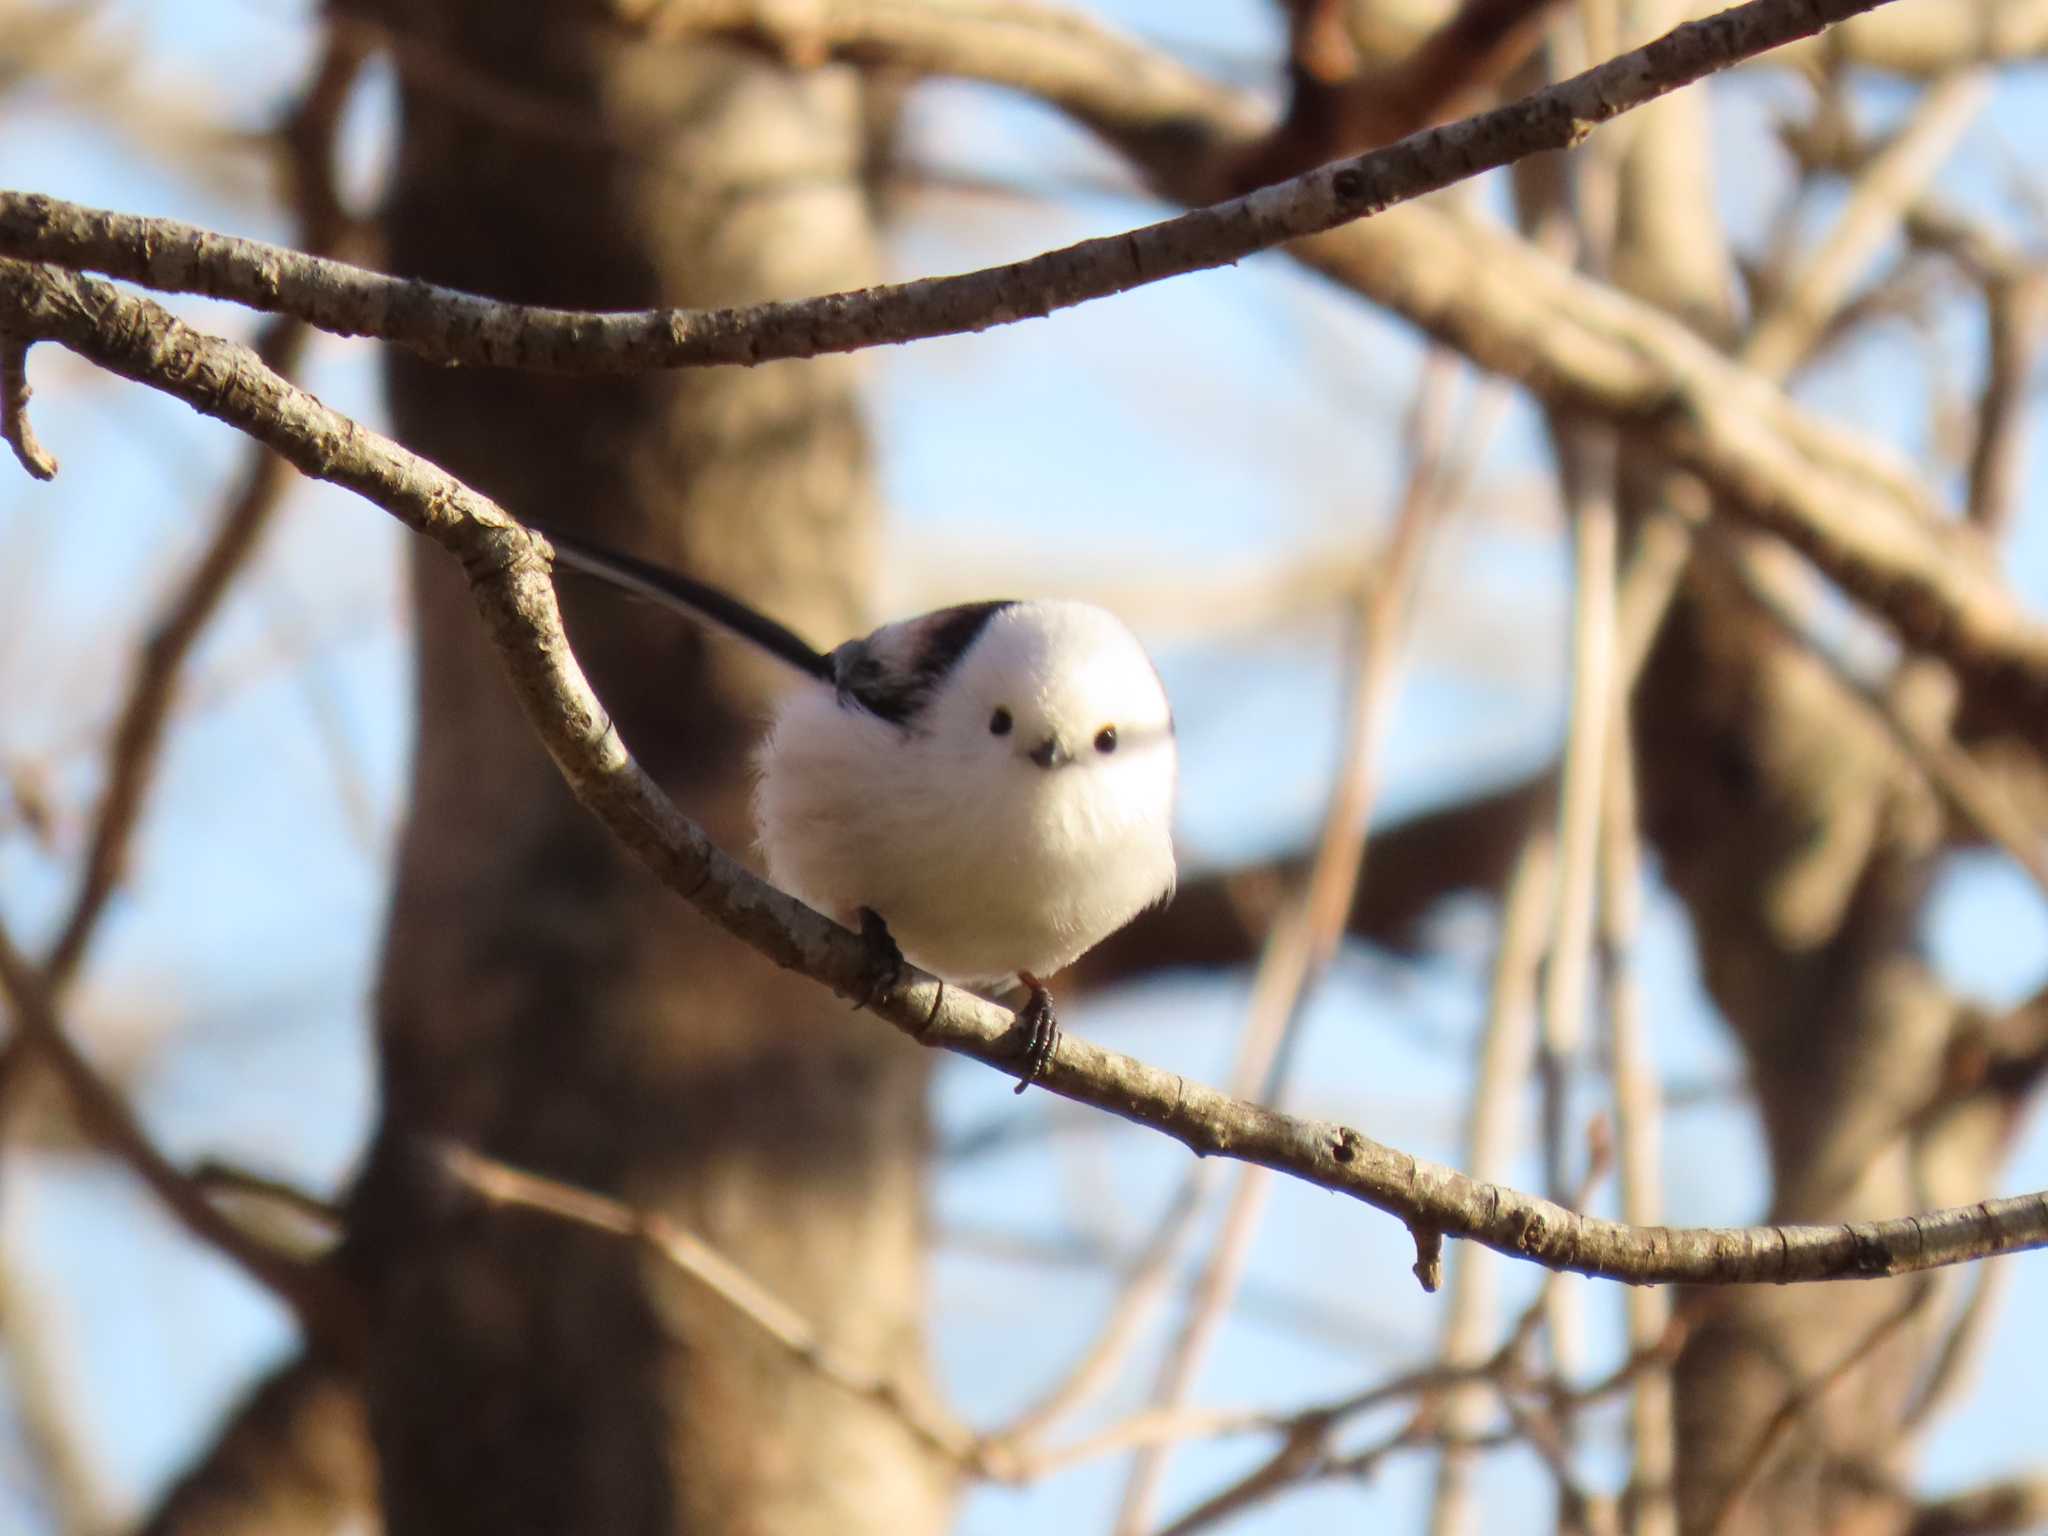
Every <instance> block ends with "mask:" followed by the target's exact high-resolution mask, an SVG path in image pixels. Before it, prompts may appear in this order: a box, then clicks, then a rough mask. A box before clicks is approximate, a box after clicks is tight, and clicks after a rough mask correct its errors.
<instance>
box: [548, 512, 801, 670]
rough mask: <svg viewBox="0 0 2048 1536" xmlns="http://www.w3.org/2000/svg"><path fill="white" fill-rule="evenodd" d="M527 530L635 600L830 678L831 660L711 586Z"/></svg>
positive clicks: (584, 543)
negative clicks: (709, 627) (737, 639)
mask: <svg viewBox="0 0 2048 1536" xmlns="http://www.w3.org/2000/svg"><path fill="white" fill-rule="evenodd" d="M527 527H529V528H531V529H532V530H533V531H534V532H535V533H538V534H540V535H541V536H542V537H543V538H545V539H546V540H547V541H548V542H549V543H550V544H552V545H554V546H555V554H556V555H557V556H558V557H559V558H560V559H561V561H562V563H563V564H565V565H570V566H574V567H575V568H576V569H577V570H579V571H583V572H585V573H587V574H589V575H592V576H595V577H598V578H599V579H600V580H603V581H608V582H610V583H611V584H612V585H613V586H615V587H618V588H619V589H620V590H622V591H625V592H630V593H632V594H633V595H634V596H636V597H643V598H646V599H647V600H648V601H649V602H655V603H659V604H661V605H662V606H663V607H664V608H672V609H674V610H675V611H676V612H677V613H680V614H683V615H685V616H686V617H689V618H693V619H696V620H697V621H698V622H700V623H706V624H710V625H713V626H714V627H716V628H718V629H722V630H724V631H725V632H726V633H727V634H729V635H733V636H736V637H737V638H739V639H741V640H744V641H746V642H747V643H748V644H749V645H752V646H754V647H755V648H757V649H759V650H763V651H766V652H767V653H768V654H769V655H770V656H773V657H774V658H775V659H776V660H777V661H779V662H782V663H784V664H785V665H787V666H791V667H794V668H796V669H797V671H799V672H801V673H803V674H804V675H805V676H807V677H815V678H817V679H819V680H820V681H822V682H826V683H831V682H832V681H833V680H834V679H833V671H832V663H831V661H830V660H829V659H827V658H826V657H825V656H822V655H820V654H819V653H818V652H817V651H816V650H814V649H813V648H812V646H811V644H810V642H808V641H807V640H805V639H804V637H803V636H802V635H799V634H797V633H796V632H795V631H794V630H791V629H788V628H785V627H784V626H783V625H781V624H778V623H776V622H775V620H773V619H771V618H769V617H768V616H767V615H766V614H765V613H756V612H755V611H754V610H753V609H752V608H749V607H748V606H747V605H746V604H745V603H743V602H741V601H740V600H739V599H738V598H736V597H733V596H731V595H730V594H728V593H725V592H721V591H719V590H718V588H716V587H714V586H710V585H708V584H707V583H705V582H701V581H698V580H696V579H694V578H693V577H689V576H685V575H683V574H682V573H681V572H679V571H671V570H668V569H666V568H665V567H663V566H659V565H655V564H654V563H653V562H651V561H648V560H642V559H639V558H638V557H636V556H633V555H628V554H624V553H621V552H620V551H618V550H616V549H607V548H605V547H604V546H603V545H602V544H593V543H591V542H590V541H589V540H588V539H584V538H581V537H579V536H578V535H576V534H573V533H563V532H561V531H560V530H558V529H555V528H551V527H549V526H548V525H547V524H545V523H536V522H531V521H529V522H528V523H527Z"/></svg>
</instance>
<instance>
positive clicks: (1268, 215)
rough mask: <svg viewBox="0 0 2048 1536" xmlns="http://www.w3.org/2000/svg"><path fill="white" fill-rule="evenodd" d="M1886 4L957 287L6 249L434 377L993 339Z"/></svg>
mask: <svg viewBox="0 0 2048 1536" xmlns="http://www.w3.org/2000/svg"><path fill="white" fill-rule="evenodd" d="M1884 3H1887V0H1800V3H1796V4H1795V3H1792V0H1749V3H1747V4H1744V5H1739V6H1735V7H1733V8H1732V9H1730V10H1727V11H1723V12H1722V13H1720V14H1719V15H1717V16H1714V17H1711V18H1709V19H1707V20H1703V21H1697V22H1689V23H1687V24H1686V25H1684V26H1682V27H1679V28H1676V29H1674V30H1673V31H1671V32H1669V33H1667V34H1665V36H1663V37H1661V38H1659V39H1657V40H1656V41H1654V42H1652V43H1649V44H1647V45H1646V46H1645V47H1643V48H1640V49H1637V50H1635V51H1634V52H1632V53H1626V54H1623V55H1621V56H1620V57H1619V58H1615V59H1611V60H1609V61H1607V62H1606V63H1603V64H1600V65H1598V66H1596V67H1595V68H1593V69H1590V70H1587V71H1586V72H1585V73H1584V74H1581V75H1577V76H1574V77H1573V78H1572V79H1569V80H1565V81H1561V82H1559V83H1558V84H1557V85H1554V86H1552V87H1550V88H1549V89H1547V90H1544V91H1540V92H1538V93H1536V94H1535V95H1533V96H1529V97H1526V98H1524V99H1523V100H1520V101H1516V102H1512V103H1509V104H1508V105H1506V106H1503V107H1498V108H1496V109H1494V110H1493V111H1491V112H1486V113H1482V114H1480V115H1479V116H1477V117H1471V118H1467V119H1465V120H1464V121H1462V122H1458V123H1453V124H1450V125H1448V126H1446V127H1442V128H1430V129H1426V130H1424V131H1422V132H1420V133H1417V134H1413V135H1411V136H1410V137H1408V138H1405V139H1403V140H1401V141H1400V142H1399V143H1397V144H1393V145H1389V146H1388V147H1386V148H1384V149H1379V150H1374V151H1372V152H1371V153H1368V154H1364V155H1359V156H1355V157H1353V158H1352V159H1349V160H1344V161H1340V162H1338V163H1336V164H1334V165H1328V166H1323V167H1320V168H1318V169H1316V170H1314V171H1310V172H1308V173H1306V174H1304V175H1301V176H1298V177H1295V178H1293V179H1291V180H1288V181H1285V182H1281V183H1279V184H1277V185H1274V186H1271V187H1265V188H1261V189H1260V190H1258V191H1255V192H1251V193H1248V194H1246V195H1245V196H1243V197H1237V198H1231V199H1229V200H1227V201H1225V202H1221V203H1218V204H1215V205H1213V206H1211V207H1208V208H1201V209H1197V210H1195V211H1194V212H1192V213H1186V214H1182V215H1180V216H1179V217H1177V218H1172V219H1167V220H1165V221H1163V222H1161V223H1158V224H1153V225H1149V226H1147V227H1146V228H1143V229H1137V230H1131V231H1129V232H1127V233H1125V234H1120V235H1111V236H1105V237H1103V238H1100V239H1095V240H1086V241H1082V242H1081V243H1079V244H1077V245H1073V246H1069V247H1067V248H1066V249H1064V250H1058V251H1050V252H1047V253H1045V254H1044V255H1041V256H1034V257H1031V258H1029V259H1027V260H1025V261H1020V262H1013V263H1010V264H1008V265H1006V266H1000V267H990V268H987V269H985V270H983V271H980V272H970V273H964V274H961V275H959V276H954V277H937V278H923V279H919V280H917V281H915V282H909V283H894V284H887V285H883V286H880V287H875V288H869V289H863V290H861V291H860V292H858V293H852V294H830V295H826V296H824V297H821V298H815V299H796V300H787V301H780V302H775V303H769V304H757V305H748V306H744V307H741V308H738V309H722V310H649V311H641V312H637V313H624V314H609V315H605V314H591V313H586V312H580V311H573V310H554V309H545V308H533V307H526V306H520V305H513V304H501V303H497V302H494V301H491V300H488V299H482V298H478V297H476V296H475V295H472V294H466V293H461V292H458V291H455V290H453V289H446V288H439V287H436V286H434V285H433V284H430V283H421V282H414V281H408V280H405V279H400V278H392V277H383V276H379V275H377V274H374V273H368V272H364V271H362V270H360V269H358V268H354V267H350V266H347V265H345V264H343V263H340V262H334V261H324V260H321V259H318V258H315V257H311V256H307V255H304V254H301V253H299V252H295V251H290V250H286V249H283V248H281V247H277V246H266V245H263V244H261V243H260V242H257V241H250V240H239V239H235V238H233V237H230V236H223V235H215V234H210V233H208V232H207V231H205V230H202V229H198V228H195V227H193V226H190V225H182V224H177V223H175V222H173V221H170V220H159V219H146V218H138V217H135V216H132V215H126V214H119V213H112V212H107V211H103V210H94V209H86V208H81V207H79V206H77V205H75V204H69V203H63V202H59V201H57V200H56V199H53V198H47V197H42V196H38V195H33V194H21V193H7V194H0V253H4V254H6V255H10V256H16V257H21V258H24V259H32V260H38V261H50V262H56V263H59V264H62V265H67V266H72V267H75V268H79V269H83V270H89V271H97V272H102V273H105V274H107V275H108V276H112V277H120V278H126V279H128V280H130V281H134V282H139V283H142V284H144V285H146V286H148V287H151V288H156V289H159V290H161V291H165V292H174V293H199V294H205V295H207V296H208V297H211V298H217V299H230V300H233V301H234V302H236V303H239V304H245V305H247V306H249V307H250V308H252V309H260V310H279V311H283V312H286V313H290V314H296V315H298V316H299V317H300V318H301V319H304V320H307V321H309V322H311V323H312V324H314V325H317V326H319V327H320V328H321V329H322V330H326V331H332V332H334V333H336V334H338V335H344V336H372V337H376V338H378V339H380V340H384V341H393V342H398V343H400V344H402V345H404V346H407V347H410V348H412V349H413V350H414V351H416V352H418V353H419V354H420V355H421V356H423V357H426V358H428V359H430V360H432V361H435V362H444V363H466V364H470V365H473V366H482V367H501V368H523V369H538V370H542V371H548V372H563V373H614V372H629V371H639V370H642V369H649V368H679V367H701V366H705V365H710V364H721V363H726V364H729V363H742V364H748V365H751V364H755V363H764V362H770V361H773V360H776V359H780V358H793V357H817V356H820V355H821V354H825V353H830V352H846V351H855V350H859V349H862V348H866V347H877V346H885V345H889V344H891V343H896V342H904V341H917V340H925V339H928V338H931V337H934V336H947V335H957V334H960V333H962V332H973V331H981V330H986V329H988V328H989V327H991V326H995V325H1004V324H1010V323H1013V322H1015V321H1017V320H1022V319H1027V318H1035V317H1038V316H1043V315H1048V314H1051V313H1053V312H1054V311H1056V310H1060V309H1066V308H1071V307H1072V306H1074V305H1077V304H1082V303H1086V302H1088V301H1090V300H1092V299H1099V298H1104V297H1107V296H1109V295H1111V294H1115V293H1122V292H1125V291H1127V290H1129V289H1131V288H1135V287H1140V286H1142V285H1144V284H1147V283H1155V282H1159V281H1161V280H1162V279H1164V278H1168V277H1176V276H1180V275H1182V274H1184V273H1188V272H1197V271H1202V270H1205V269H1208V268H1211V267H1220V266H1226V265H1229V264H1230V263H1232V262H1236V261H1241V260H1243V259H1244V258H1245V257H1247V256H1250V255H1253V254H1255V253H1256V252H1259V251H1262V250H1268V249H1271V248H1272V247H1274V246H1277V245H1283V244H1285V243H1286V242H1288V241H1290V240H1297V239H1300V238H1302V237H1304V236H1307V235H1314V234H1320V233H1322V232H1324V231H1326V230H1331V229H1335V228H1337V227H1338V226H1340V225H1343V224H1348V223H1350V222H1352V221H1353V220H1355V219H1360V218H1364V217H1367V216H1368V215H1370V214H1374V213H1378V212H1381V211H1383V210H1385V209H1387V208H1391V207H1393V206H1395V205H1396V204H1398V203H1404V202H1409V201H1411V200H1413V199H1415V198H1417V197H1421V196H1423V195H1425V194H1426V193H1430V192H1436V191H1441V190H1442V189H1443V188H1445V187H1447V186H1450V185H1452V184H1453V183H1454V182H1459V181H1464V180H1468V179H1470V178H1471V177H1473V176H1476V175H1478V174H1480V173H1481V172H1483V171H1487V170H1492V169H1495V168H1496V167H1499V166H1503V165H1507V164H1509V163H1510V162H1512V161H1515V160H1519V159H1522V158H1524V157H1526V156H1528V155H1532V154H1538V153H1541V152H1543V151H1545V150H1559V149H1569V148H1571V147H1572V146H1573V145H1575V144H1578V143H1580V142H1581V141H1583V140H1584V138H1585V137H1586V135H1587V134H1588V133H1590V132H1591V131H1592V130H1593V129H1594V128H1596V127H1598V126H1599V125H1600V124H1602V123H1605V122H1608V121H1611V120H1612V119H1614V118H1616V117H1619V116H1620V115H1621V114H1622V113H1624V112H1627V111H1630V110H1631V109H1633V108H1635V107H1639V106H1641V105H1643V104H1644V103H1646V102H1650V101H1655V100H1656V99H1657V98H1658V97H1660V96H1664V95H1668V94H1669V93H1670V92H1672V91H1675V90H1677V89H1679V88H1680V87H1682V86H1685V85H1689V84H1691V83H1692V82H1693V81H1695V80H1698V79H1701V78H1702V77H1704V76H1706V75H1709V74H1712V73H1714V72H1715V71H1716V70H1720V69H1725V68H1727V67H1728V66H1729V65H1730V64H1733V63H1736V62H1737V61H1739V60H1742V59H1745V58H1750V57H1753V56H1754V55H1756V54H1758V53H1762V52H1765V51H1766V50H1768V49H1771V48H1775V47H1778V46H1780V45H1782V44H1784V43H1787V42H1790V41H1793V40H1794V39H1796V38H1801V37H1807V36H1811V35H1812V34H1813V33H1815V32H1818V31H1820V30H1821V29H1822V28H1824V27H1826V26H1829V25H1831V24H1832V23H1835V22H1838V21H1841V20H1842V19H1844V18H1845V17H1849V16H1854V15H1858V14H1860V13H1862V12H1864V11H1867V10H1871V9H1873V8H1874V7H1876V6H1877V5H1880V4H1884Z"/></svg>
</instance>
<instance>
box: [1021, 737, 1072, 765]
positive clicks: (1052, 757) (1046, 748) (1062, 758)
mask: <svg viewBox="0 0 2048 1536" xmlns="http://www.w3.org/2000/svg"><path fill="white" fill-rule="evenodd" d="M1029 755H1030V758H1031V761H1033V762H1034V763H1036V764H1038V766H1039V767H1041V768H1057V767H1059V765H1060V764H1061V763H1064V762H1066V761H1067V759H1068V758H1069V757H1070V756H1071V755H1072V754H1071V753H1069V752H1068V751H1067V749H1066V748H1065V747H1063V746H1061V745H1060V739H1059V737H1057V736H1048V737H1046V738H1045V740H1043V741H1041V742H1040V743H1039V744H1038V745H1037V746H1035V747H1033V748H1032V749H1031V752H1030V754H1029Z"/></svg>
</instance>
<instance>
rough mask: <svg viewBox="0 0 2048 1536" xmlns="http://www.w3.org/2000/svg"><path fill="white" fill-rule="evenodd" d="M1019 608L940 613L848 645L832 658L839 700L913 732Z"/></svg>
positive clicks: (1006, 603) (1001, 605)
mask: <svg viewBox="0 0 2048 1536" xmlns="http://www.w3.org/2000/svg"><path fill="white" fill-rule="evenodd" d="M1014 606H1016V603H1015V600H1014V599H1011V598H1004V599H1001V600H998V601H995V602H986V603H962V604H960V605H959V606H958V607H955V608H936V609H933V610H932V611H931V612H930V613H926V614H921V615H919V616H918V617H917V618H914V619H905V620H903V621H902V622H901V623H900V624H885V625H883V626H882V627H881V628H880V629H878V630H876V631H875V632H874V633H873V634H872V635H869V636H868V637H867V638H866V639H864V640H849V641H847V642H846V644H844V645H842V646H840V647H839V649H838V650H836V651H834V652H833V653H832V656H831V662H832V670H833V684H834V686H835V687H837V688H838V690H839V697H840V698H841V699H844V700H847V701H849V702H851V703H854V704H858V705H859V706H860V707H861V708H863V709H865V710H867V711H868V713H870V714H873V715H878V716H880V717H881V718H882V719H884V720H887V721H888V722H889V723H890V724H891V725H900V726H902V727H904V728H905V729H909V728H910V727H911V726H913V725H914V724H915V723H916V720H917V716H918V714H919V713H920V712H921V711H922V710H923V709H924V706H925V704H926V703H927V702H928V701H929V700H930V699H931V696H932V694H933V693H934V692H936V691H937V689H938V686H939V684H940V683H942V682H944V681H945V679H946V676H947V674H948V673H950V672H951V671H952V670H953V668H954V666H955V665H956V664H958V662H959V660H960V658H961V657H962V656H964V655H966V654H967V652H968V650H969V648H970V647H972V646H973V644H974V642H975V641H977V640H979V639H980V638H981V633H982V631H983V630H985V629H987V628H988V624H989V620H991V619H993V618H994V617H995V616H996V615H997V614H999V613H1001V612H1002V611H1003V610H1004V609H1005V608H1011V607H1014Z"/></svg>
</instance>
